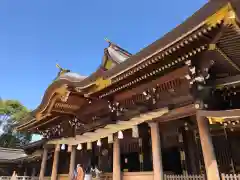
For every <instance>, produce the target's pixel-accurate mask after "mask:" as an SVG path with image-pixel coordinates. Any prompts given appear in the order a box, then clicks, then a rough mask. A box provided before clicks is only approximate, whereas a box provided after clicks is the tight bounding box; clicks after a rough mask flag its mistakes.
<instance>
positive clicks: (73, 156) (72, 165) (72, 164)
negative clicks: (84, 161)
mask: <svg viewBox="0 0 240 180" xmlns="http://www.w3.org/2000/svg"><path fill="white" fill-rule="evenodd" d="M69 146H70V145H69ZM75 160H76V147H74V146H72V148H71V156H70V165H69V179H70V180H71V179H73V176H74V168H75Z"/></svg>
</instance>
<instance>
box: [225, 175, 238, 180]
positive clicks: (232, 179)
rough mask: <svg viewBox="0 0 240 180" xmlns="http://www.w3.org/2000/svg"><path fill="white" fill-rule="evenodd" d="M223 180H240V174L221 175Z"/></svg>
mask: <svg viewBox="0 0 240 180" xmlns="http://www.w3.org/2000/svg"><path fill="white" fill-rule="evenodd" d="M221 178H222V180H240V174H221Z"/></svg>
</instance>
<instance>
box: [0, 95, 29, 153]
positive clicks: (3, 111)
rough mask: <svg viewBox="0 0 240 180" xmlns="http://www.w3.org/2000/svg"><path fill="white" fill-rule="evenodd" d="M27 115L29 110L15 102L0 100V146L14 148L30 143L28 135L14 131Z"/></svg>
mask: <svg viewBox="0 0 240 180" xmlns="http://www.w3.org/2000/svg"><path fill="white" fill-rule="evenodd" d="M28 115H29V110H28V109H27V108H26V107H25V106H23V105H22V104H21V103H20V102H19V101H16V100H2V99H0V129H1V131H2V132H1V134H0V146H1V147H8V148H16V147H19V146H22V145H24V144H26V143H29V142H30V141H31V134H30V133H19V132H16V131H14V129H15V127H16V126H17V125H18V124H19V123H22V122H23V121H24V119H25V117H27V116H28Z"/></svg>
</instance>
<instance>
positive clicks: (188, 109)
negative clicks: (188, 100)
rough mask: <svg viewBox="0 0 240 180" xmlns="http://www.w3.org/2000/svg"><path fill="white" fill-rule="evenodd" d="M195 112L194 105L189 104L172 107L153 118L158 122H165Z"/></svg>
mask: <svg viewBox="0 0 240 180" xmlns="http://www.w3.org/2000/svg"><path fill="white" fill-rule="evenodd" d="M195 114H196V109H195V107H194V104H190V105H187V106H184V107H180V108H176V109H173V110H171V111H169V112H168V113H167V114H164V115H162V116H161V117H159V118H156V119H154V120H155V121H158V122H166V121H172V120H176V119H181V118H184V117H188V116H192V115H195Z"/></svg>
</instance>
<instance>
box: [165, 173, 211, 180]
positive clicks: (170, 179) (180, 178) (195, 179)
mask: <svg viewBox="0 0 240 180" xmlns="http://www.w3.org/2000/svg"><path fill="white" fill-rule="evenodd" d="M164 180H206V179H205V176H204V175H166V174H165V175H164Z"/></svg>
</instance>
